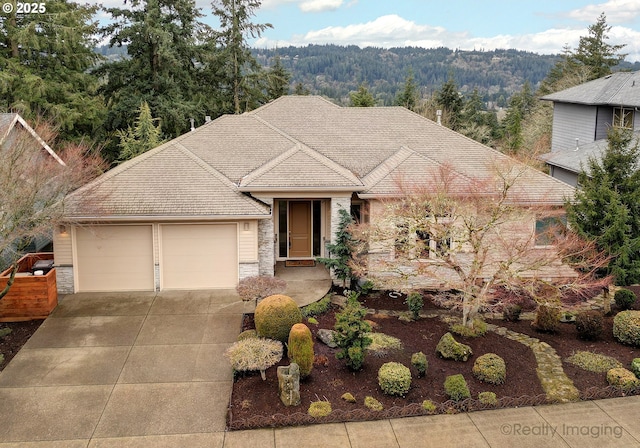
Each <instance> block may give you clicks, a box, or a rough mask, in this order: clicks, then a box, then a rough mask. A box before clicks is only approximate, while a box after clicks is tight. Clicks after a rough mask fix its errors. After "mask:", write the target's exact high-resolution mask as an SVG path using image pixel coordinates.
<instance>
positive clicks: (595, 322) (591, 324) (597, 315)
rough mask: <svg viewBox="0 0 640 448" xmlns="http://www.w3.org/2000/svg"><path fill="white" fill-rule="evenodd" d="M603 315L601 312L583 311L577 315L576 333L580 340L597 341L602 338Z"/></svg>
mask: <svg viewBox="0 0 640 448" xmlns="http://www.w3.org/2000/svg"><path fill="white" fill-rule="evenodd" d="M602 321H603V317H602V313H601V312H600V311H595V310H589V311H583V312H581V313H578V314H577V315H576V331H577V332H578V338H580V339H583V340H585V341H595V340H597V339H600V336H602Z"/></svg>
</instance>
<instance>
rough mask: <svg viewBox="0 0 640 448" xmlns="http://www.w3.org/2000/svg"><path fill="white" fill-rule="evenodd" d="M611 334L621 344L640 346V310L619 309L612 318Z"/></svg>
mask: <svg viewBox="0 0 640 448" xmlns="http://www.w3.org/2000/svg"><path fill="white" fill-rule="evenodd" d="M613 336H614V337H615V338H616V339H617V340H618V341H620V342H622V343H623V344H629V345H635V346H636V347H638V346H640V311H631V310H629V311H621V312H619V313H618V314H616V317H614V318H613Z"/></svg>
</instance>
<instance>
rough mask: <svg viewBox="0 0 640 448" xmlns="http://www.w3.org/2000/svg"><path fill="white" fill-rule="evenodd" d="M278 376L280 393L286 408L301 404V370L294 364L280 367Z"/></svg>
mask: <svg viewBox="0 0 640 448" xmlns="http://www.w3.org/2000/svg"><path fill="white" fill-rule="evenodd" d="M277 374H278V392H279V395H280V400H282V403H283V404H284V405H285V406H298V405H299V404H300V368H299V367H298V364H296V363H295V362H292V363H291V364H289V365H288V366H280V367H278V370H277Z"/></svg>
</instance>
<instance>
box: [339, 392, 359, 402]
mask: <svg viewBox="0 0 640 448" xmlns="http://www.w3.org/2000/svg"><path fill="white" fill-rule="evenodd" d="M340 398H342V399H343V400H344V401H346V402H347V403H355V402H356V397H354V396H353V394H352V393H351V392H345V393H344V394H342V396H341V397H340Z"/></svg>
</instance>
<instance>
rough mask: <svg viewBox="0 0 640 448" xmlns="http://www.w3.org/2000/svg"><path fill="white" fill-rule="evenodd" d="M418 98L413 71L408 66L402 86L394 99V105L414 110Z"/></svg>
mask: <svg viewBox="0 0 640 448" xmlns="http://www.w3.org/2000/svg"><path fill="white" fill-rule="evenodd" d="M419 99H420V95H419V93H418V85H417V84H416V77H415V75H414V73H413V69H411V68H409V70H408V72H407V77H406V78H405V80H404V88H403V89H402V91H401V92H400V94H399V95H398V98H397V99H396V105H397V106H403V107H406V108H407V109H409V110H415V109H416V107H417V106H418V100H419Z"/></svg>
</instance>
